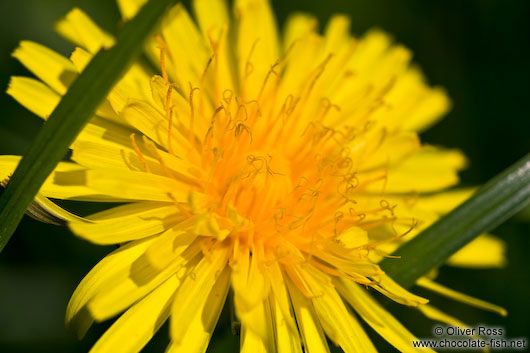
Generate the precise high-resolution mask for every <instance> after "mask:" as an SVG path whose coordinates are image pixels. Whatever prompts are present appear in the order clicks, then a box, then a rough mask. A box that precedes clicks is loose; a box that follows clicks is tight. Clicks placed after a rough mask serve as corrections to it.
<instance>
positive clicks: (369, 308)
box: [334, 279, 432, 352]
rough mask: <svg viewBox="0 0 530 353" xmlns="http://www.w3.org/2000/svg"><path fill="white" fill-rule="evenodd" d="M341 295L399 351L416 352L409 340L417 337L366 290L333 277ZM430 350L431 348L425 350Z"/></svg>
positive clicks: (345, 280) (350, 282)
mask: <svg viewBox="0 0 530 353" xmlns="http://www.w3.org/2000/svg"><path fill="white" fill-rule="evenodd" d="M334 283H335V285H336V286H337V289H338V291H339V292H340V294H341V296H342V297H343V298H344V299H346V301H347V302H348V303H350V305H351V306H352V307H353V309H354V310H355V312H356V313H357V314H359V315H360V316H361V317H362V318H363V320H364V321H366V323H368V324H369V325H370V326H371V327H372V328H373V329H374V330H375V331H377V333H379V334H380V335H381V336H382V337H383V338H384V339H386V340H387V341H388V342H389V343H391V344H392V345H393V346H394V347H396V349H397V350H399V351H400V352H416V350H415V349H414V348H412V344H411V342H412V341H414V340H416V339H417V338H416V337H415V336H414V335H413V334H412V333H410V332H409V331H408V330H407V329H406V328H405V326H403V325H402V324H401V323H400V322H399V321H398V320H396V319H395V318H394V316H392V315H391V314H390V313H389V312H388V311H386V310H385V309H384V308H383V307H382V306H381V304H379V303H378V302H377V301H376V300H374V299H373V298H372V297H371V296H370V294H368V293H367V290H366V289H364V288H361V287H360V286H359V285H358V284H356V283H353V282H352V281H349V280H347V279H335V280H334ZM426 351H429V352H432V350H426Z"/></svg>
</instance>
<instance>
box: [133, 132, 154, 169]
mask: <svg viewBox="0 0 530 353" xmlns="http://www.w3.org/2000/svg"><path fill="white" fill-rule="evenodd" d="M129 138H130V139H131V144H132V146H133V148H134V151H135V152H136V155H137V156H138V159H139V160H140V162H141V163H142V166H143V167H144V170H145V171H146V172H147V173H151V169H150V168H149V165H148V164H147V161H146V160H145V158H144V155H143V154H142V151H140V148H138V145H137V144H136V136H135V134H134V133H132V134H130V135H129Z"/></svg>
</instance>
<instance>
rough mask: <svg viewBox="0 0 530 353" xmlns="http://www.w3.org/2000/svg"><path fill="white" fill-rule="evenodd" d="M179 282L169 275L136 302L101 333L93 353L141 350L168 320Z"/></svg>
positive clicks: (92, 350)
mask: <svg viewBox="0 0 530 353" xmlns="http://www.w3.org/2000/svg"><path fill="white" fill-rule="evenodd" d="M178 284H179V281H178V279H177V278H176V276H173V277H170V278H169V279H168V280H167V281H165V282H164V283H162V284H161V285H160V286H158V288H156V289H155V290H154V291H153V292H152V293H150V294H149V295H148V296H146V297H145V298H144V299H142V300H141V301H140V302H138V303H136V304H134V305H133V306H132V307H131V308H130V309H129V310H127V311H126V312H125V313H124V314H123V315H122V316H121V317H120V318H119V319H118V320H116V322H114V324H112V326H111V327H110V328H109V329H108V330H107V331H106V332H105V334H103V336H101V338H100V339H99V340H98V341H97V342H96V344H95V345H94V346H93V347H92V349H91V350H90V352H91V353H104V352H108V353H115V352H116V353H117V352H134V351H140V350H141V349H142V348H143V347H144V346H145V345H146V344H147V342H149V340H150V339H151V338H152V337H153V335H154V334H155V333H156V332H157V331H158V329H159V328H160V327H161V326H162V324H163V323H164V322H165V321H166V320H167V318H168V316H169V313H170V308H171V299H172V297H173V295H174V293H175V291H176V290H177V287H178Z"/></svg>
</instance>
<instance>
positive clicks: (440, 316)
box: [416, 304, 468, 329]
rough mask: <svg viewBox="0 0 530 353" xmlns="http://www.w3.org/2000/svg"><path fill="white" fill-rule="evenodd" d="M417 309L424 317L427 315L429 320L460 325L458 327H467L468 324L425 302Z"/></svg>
mask: <svg viewBox="0 0 530 353" xmlns="http://www.w3.org/2000/svg"><path fill="white" fill-rule="evenodd" d="M416 309H418V310H419V311H421V312H422V313H423V315H425V316H426V317H428V318H429V319H431V320H434V321H439V322H443V323H445V324H447V325H451V326H455V327H460V328H463V329H465V328H467V327H468V325H466V324H465V323H463V322H462V321H460V320H458V319H457V318H455V317H454V316H451V315H449V314H446V313H444V312H443V311H441V310H439V309H437V308H435V307H434V306H432V305H429V304H426V305H420V306H418V307H416Z"/></svg>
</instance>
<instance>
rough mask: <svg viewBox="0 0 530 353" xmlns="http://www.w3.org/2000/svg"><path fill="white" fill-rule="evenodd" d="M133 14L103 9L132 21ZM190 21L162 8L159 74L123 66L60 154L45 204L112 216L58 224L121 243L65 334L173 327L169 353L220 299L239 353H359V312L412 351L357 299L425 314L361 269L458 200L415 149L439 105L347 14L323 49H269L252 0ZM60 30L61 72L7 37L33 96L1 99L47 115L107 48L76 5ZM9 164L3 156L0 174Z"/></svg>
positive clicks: (205, 9)
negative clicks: (231, 318)
mask: <svg viewBox="0 0 530 353" xmlns="http://www.w3.org/2000/svg"><path fill="white" fill-rule="evenodd" d="M142 2H143V1H138V0H137V1H124V0H122V1H119V5H120V7H121V9H122V12H123V13H124V16H125V17H126V18H128V17H130V16H132V15H133V14H134V13H135V12H136V10H137V9H138V7H139V6H140V5H141V3H142ZM193 6H194V10H195V13H196V22H197V24H196V23H195V22H194V21H193V20H192V18H190V16H189V15H188V13H187V11H186V10H185V8H184V7H182V6H181V5H178V6H176V7H174V8H172V9H171V10H170V11H169V13H168V14H167V16H166V18H165V20H164V22H163V23H162V26H161V29H160V32H159V33H158V35H157V36H156V37H154V38H153V39H152V40H151V41H150V42H149V43H148V45H147V48H146V52H147V54H148V56H149V57H150V58H151V59H153V62H154V63H156V64H157V65H159V70H160V73H161V75H154V73H153V72H151V69H150V67H149V66H148V65H146V64H145V63H142V62H137V63H136V64H134V65H133V66H132V67H131V68H130V70H129V71H128V73H127V74H126V76H125V77H124V78H123V79H122V80H121V81H120V82H119V83H118V84H117V85H116V87H115V88H114V89H113V90H112V92H111V93H110V94H109V96H108V97H107V100H106V101H105V102H104V103H103V104H102V105H101V107H100V108H99V110H98V111H97V113H96V117H94V118H93V119H92V120H91V121H90V123H89V124H88V125H87V126H86V128H85V129H84V130H83V131H82V133H81V134H80V135H79V137H78V138H77V140H76V141H75V143H74V144H73V145H72V147H71V148H72V151H73V154H72V157H71V159H72V161H73V162H75V163H72V162H63V163H61V164H59V166H58V167H57V169H56V170H55V171H54V173H53V175H52V176H50V178H49V179H48V180H47V181H46V183H45V184H44V186H43V188H42V189H41V195H43V196H45V197H49V198H62V199H74V200H82V201H98V202H125V204H123V205H120V206H118V207H113V208H110V209H108V210H106V211H103V212H100V213H98V214H95V215H92V216H90V217H88V218H86V219H83V218H79V217H73V216H68V215H66V214H64V215H63V216H64V217H65V218H67V219H68V220H69V225H70V227H71V229H72V230H73V231H74V233H76V234H77V235H79V236H81V237H83V238H86V239H88V240H90V241H92V242H95V243H98V244H120V247H119V248H118V249H117V250H115V251H114V252H112V253H111V254H109V255H108V256H107V257H105V258H104V259H103V260H102V261H101V262H100V263H99V264H97V265H96V266H95V267H94V269H93V270H92V271H91V272H90V273H89V274H88V276H87V277H86V278H85V279H84V280H83V281H82V282H81V284H80V285H79V287H78V288H77V290H76V291H75V293H74V295H73V297H72V299H71V301H70V303H69V306H68V311H67V317H66V321H67V323H68V324H69V325H70V326H72V327H74V328H75V329H76V330H78V332H79V334H80V335H81V336H82V335H83V334H84V333H85V332H86V330H87V329H88V328H89V326H90V325H91V324H92V322H93V321H94V320H95V321H102V320H106V319H109V318H111V317H114V316H116V315H118V314H121V316H120V318H119V319H118V320H117V321H116V322H115V323H114V324H113V325H112V326H111V327H110V329H109V330H108V331H107V332H106V333H105V334H104V335H103V336H102V338H101V339H100V340H99V341H98V342H97V343H96V345H95V346H94V349H93V351H95V352H99V351H108V352H117V351H127V352H129V351H137V350H140V349H141V348H142V347H143V346H144V345H145V344H146V343H147V342H148V341H149V340H150V338H151V337H152V335H153V334H154V332H156V330H157V329H158V328H159V327H160V326H161V325H162V324H163V323H164V322H165V321H166V320H167V319H168V318H169V320H170V337H171V343H170V346H169V350H168V351H170V352H204V351H205V350H206V347H207V345H208V342H209V339H210V336H211V334H212V331H213V329H214V327H215V325H216V322H217V320H218V317H219V314H220V312H221V309H222V307H223V304H224V302H225V299H226V297H227V294H228V292H229V289H230V288H231V290H232V292H233V297H234V305H235V310H236V314H237V318H238V320H240V322H241V351H243V352H276V351H278V352H302V346H303V347H305V351H306V352H326V351H328V345H327V341H326V336H327V337H328V338H329V339H330V340H331V341H333V342H335V343H336V344H338V345H340V346H341V347H342V349H343V350H344V351H345V352H368V351H373V350H374V347H373V345H372V343H371V341H370V339H369V338H368V336H367V335H366V333H365V332H364V330H363V329H362V328H361V326H360V324H359V322H358V318H357V317H360V318H361V319H363V320H364V321H366V322H367V323H368V324H369V325H370V326H372V327H373V328H374V329H375V330H376V331H377V332H378V333H379V334H381V335H382V336H383V337H384V338H385V339H386V340H388V341H389V342H390V343H391V344H393V345H394V346H395V347H396V348H398V349H399V350H401V351H410V350H412V345H411V341H412V340H413V339H414V337H413V335H412V334H411V333H410V332H409V331H408V330H407V329H406V328H405V327H403V326H402V325H401V324H400V323H399V322H398V321H397V320H396V319H394V318H393V317H392V316H391V315H390V314H389V313H388V312H387V311H386V310H385V309H384V308H383V307H382V306H380V304H378V302H377V301H376V300H374V299H373V298H372V296H371V294H370V293H369V291H368V290H367V289H366V288H365V287H370V288H373V289H375V290H376V291H379V292H381V293H383V294H384V295H386V296H387V297H389V298H390V299H392V300H394V301H397V302H399V303H402V304H405V305H410V306H418V305H423V304H425V303H426V302H427V300H425V299H423V298H420V297H418V296H416V295H413V294H411V293H409V292H408V291H406V290H405V289H403V288H401V287H400V286H399V285H398V284H396V283H394V282H393V281H392V279H391V278H389V277H388V276H386V275H385V274H384V273H383V272H382V271H381V269H380V268H379V267H378V265H377V264H376V262H377V261H378V260H379V259H380V257H381V256H384V255H385V254H388V252H389V251H391V250H393V249H394V248H395V247H396V246H397V245H398V244H399V242H401V241H402V237H404V236H405V235H407V234H409V236H410V235H413V234H416V233H417V231H418V230H419V229H421V228H423V227H425V226H426V225H428V224H429V223H431V222H432V221H434V220H435V219H436V218H437V217H438V216H439V215H440V214H442V213H444V212H446V211H448V210H449V209H451V208H452V207H453V206H454V205H455V204H457V203H458V202H460V201H461V200H462V199H464V198H465V197H467V195H468V194H469V191H456V192H449V193H444V194H438V193H437V192H438V191H440V190H442V189H444V188H447V187H449V186H451V185H454V184H455V183H456V182H457V180H458V179H457V171H458V169H460V168H462V167H463V166H464V164H465V159H464V157H463V156H462V155H461V154H460V152H458V151H455V150H445V149H441V148H435V147H431V146H422V145H421V144H420V142H419V139H418V135H417V132H418V131H420V130H422V129H425V128H426V127H428V126H430V125H431V124H433V123H434V122H435V121H436V120H437V119H439V118H440V117H441V116H442V114H443V113H445V112H446V111H447V109H448V108H449V100H448V98H447V96H446V95H445V93H444V91H443V90H441V89H439V88H431V87H429V86H428V85H427V84H426V83H425V82H424V80H423V77H422V75H421V73H420V72H419V71H418V69H416V68H413V67H410V65H409V61H410V56H411V54H410V52H409V51H408V50H407V49H406V48H404V47H402V46H400V45H394V44H392V42H391V40H390V39H389V37H388V36H387V35H385V34H384V33H382V32H380V31H372V32H369V33H368V34H366V35H365V36H364V37H362V38H360V39H359V38H353V37H352V36H351V35H350V34H349V29H348V25H349V21H348V19H347V18H346V17H344V16H335V17H333V18H332V19H331V20H330V21H329V23H328V24H327V26H326V28H325V30H324V33H323V34H319V33H318V32H317V24H316V21H315V19H314V18H313V17H311V16H307V15H296V16H293V17H291V18H290V19H289V20H288V22H287V24H286V28H285V30H284V31H283V34H282V35H281V36H279V35H278V33H277V31H276V24H275V20H274V16H273V13H272V12H271V9H270V5H269V4H268V2H267V1H265V0H238V1H235V5H234V7H235V8H234V12H233V15H230V14H229V11H228V10H227V8H226V4H225V2H224V1H222V0H211V1H206V0H195V1H194V2H193ZM57 30H58V31H59V32H60V33H61V34H63V35H64V36H65V37H66V38H68V39H70V40H71V41H73V42H74V43H76V44H77V45H78V46H79V48H77V49H76V50H75V51H74V53H73V54H72V56H71V58H70V59H69V60H68V59H66V58H63V57H62V56H60V55H58V54H56V53H55V52H53V51H51V50H50V49H47V48H45V47H42V46H40V45H38V44H35V43H32V42H23V43H22V44H21V46H20V47H19V48H18V49H17V50H16V51H15V53H14V56H15V57H17V58H18V59H19V60H20V61H21V62H22V63H23V64H24V65H26V66H27V67H28V68H29V69H30V70H31V71H32V72H33V73H34V74H35V75H36V76H37V77H38V78H40V79H41V80H42V81H43V82H41V81H37V80H34V79H30V78H21V77H14V78H13V79H12V82H11V85H10V88H9V90H8V93H9V94H11V95H12V96H13V97H14V98H15V99H17V100H18V101H19V102H21V103H22V104H23V105H25V106H26V107H28V108H29V109H30V110H32V111H33V112H35V113H36V114H37V115H39V116H41V117H43V118H47V116H48V115H49V114H50V112H51V111H52V110H53V108H54V107H55V105H56V104H57V102H58V101H59V99H60V96H61V95H62V94H64V93H65V91H66V90H67V88H68V85H69V83H70V82H71V81H72V80H73V78H75V76H76V75H77V74H78V73H79V72H81V71H82V70H83V68H84V67H85V65H86V64H87V63H88V61H89V60H90V58H91V57H92V55H93V54H94V53H95V52H96V51H97V50H99V49H100V48H101V47H102V46H103V47H105V46H107V47H108V46H111V45H112V44H113V38H112V37H111V36H110V35H108V34H106V33H104V32H103V31H102V30H100V29H99V28H98V27H97V26H96V25H95V24H94V23H93V22H92V21H91V20H90V19H89V18H88V17H87V16H86V15H85V14H84V13H83V12H81V11H80V10H78V9H75V10H73V11H71V12H70V13H69V14H68V15H67V16H66V17H65V18H64V19H63V20H62V21H60V22H59V23H58V24H57ZM17 162H18V157H3V158H2V163H1V164H2V172H3V173H4V174H6V173H8V171H9V170H12V169H13V168H14V167H15V165H16V163H17ZM41 197H42V196H41ZM48 206H49V207H52V208H53V207H54V206H53V204H52V205H48ZM59 212H61V211H59ZM63 213H64V212H63ZM492 242H493V243H495V242H494V241H492ZM495 245H497V244H496V243H495ZM492 247H494V246H493V245H492ZM466 259H467V258H466ZM396 261H399V260H396ZM455 261H456V262H458V260H455ZM464 261H465V260H464ZM488 261H490V262H491V261H495V259H493V260H492V259H491V257H490V258H489V259H488ZM500 261H501V260H499V259H498V260H497V262H500ZM477 263H480V260H477ZM351 309H353V311H354V312H355V313H356V314H358V316H356V315H354V314H352V311H351ZM425 310H426V309H425ZM430 312H431V314H432V313H433V311H432V310H431V311H430ZM432 316H436V315H434V314H432ZM440 317H442V315H438V318H440Z"/></svg>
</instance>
